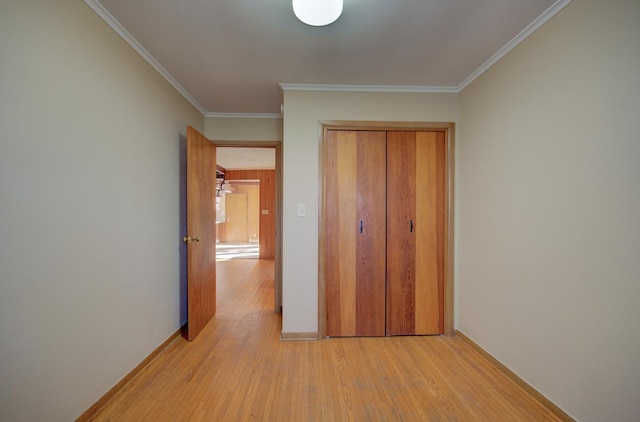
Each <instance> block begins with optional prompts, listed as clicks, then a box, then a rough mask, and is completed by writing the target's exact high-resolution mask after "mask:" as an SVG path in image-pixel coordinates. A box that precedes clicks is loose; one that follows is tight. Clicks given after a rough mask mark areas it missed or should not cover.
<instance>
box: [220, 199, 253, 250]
mask: <svg viewBox="0 0 640 422" xmlns="http://www.w3.org/2000/svg"><path fill="white" fill-rule="evenodd" d="M224 200H225V204H226V210H225V217H226V219H227V221H226V222H225V226H226V227H225V235H226V241H227V242H230V243H246V242H248V240H249V238H248V237H247V193H246V192H237V193H227V194H225V198H224Z"/></svg>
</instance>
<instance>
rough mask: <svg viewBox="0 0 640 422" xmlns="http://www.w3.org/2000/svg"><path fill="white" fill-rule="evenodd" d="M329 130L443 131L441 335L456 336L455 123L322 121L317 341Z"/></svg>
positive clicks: (321, 318) (322, 330) (322, 325)
mask: <svg viewBox="0 0 640 422" xmlns="http://www.w3.org/2000/svg"><path fill="white" fill-rule="evenodd" d="M328 130H384V131H393V130H397V131H404V130H406V131H443V132H445V142H446V148H445V201H444V202H445V212H444V218H445V224H444V226H445V227H444V229H445V236H444V310H443V312H444V335H445V336H447V337H453V336H455V328H454V325H453V324H454V321H453V314H454V311H453V305H454V290H453V281H454V280H453V268H454V263H453V258H454V244H453V242H454V231H453V229H454V221H453V218H454V210H455V207H454V205H455V204H454V198H455V195H454V175H455V167H454V164H455V143H454V135H455V123H453V122H385V121H352V120H322V121H320V125H319V131H320V133H319V134H318V135H319V161H320V162H319V165H318V170H319V171H318V187H319V189H318V195H319V198H318V338H319V339H323V338H326V332H327V328H326V325H327V324H326V322H327V315H326V303H325V279H324V267H325V256H324V250H325V242H326V240H325V235H324V229H325V227H324V218H325V217H324V209H325V190H324V189H325V185H326V182H325V174H326V173H327V171H326V166H327V163H326V157H325V142H326V137H327V131H328Z"/></svg>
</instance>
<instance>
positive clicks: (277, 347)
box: [93, 259, 558, 421]
mask: <svg viewBox="0 0 640 422" xmlns="http://www.w3.org/2000/svg"><path fill="white" fill-rule="evenodd" d="M217 265H218V272H217V274H218V275H217V278H218V312H217V315H216V316H215V317H214V319H213V320H212V321H211V322H210V323H209V324H208V325H207V326H206V327H205V329H204V330H203V332H202V333H200V335H199V336H198V337H197V338H196V339H195V340H194V341H193V342H191V343H189V342H187V341H185V340H184V339H183V338H182V337H179V338H177V339H176V340H175V341H173V343H172V344H171V345H170V346H169V347H167V349H165V351H164V352H162V353H161V354H160V355H159V356H158V358H157V359H155V361H153V362H152V363H151V364H150V365H149V366H148V367H147V368H146V369H145V370H143V371H142V373H141V374H140V375H139V376H138V377H137V378H135V379H134V380H133V381H132V382H131V383H129V384H128V385H127V386H126V387H125V388H124V389H123V390H122V391H121V392H120V393H119V394H117V395H116V396H115V397H114V399H113V400H112V401H111V402H109V403H107V405H106V406H105V407H104V408H103V409H102V410H101V411H99V412H98V414H97V415H96V417H95V418H94V419H93V420H95V421H245V420H259V421H260V420H266V421H351V420H353V421H396V420H403V421H440V420H448V421H451V420H457V421H502V420H505V421H507V420H508V421H552V420H558V419H556V418H555V416H553V415H552V414H551V413H550V412H548V411H547V410H546V409H544V408H543V407H542V406H541V405H540V404H539V403H538V402H537V401H535V400H534V399H533V398H532V397H530V396H529V395H527V393H525V392H524V391H523V390H522V389H520V388H519V387H518V386H517V385H516V384H515V383H513V382H512V381H510V380H509V379H507V378H506V377H505V376H503V375H502V373H500V372H498V371H497V370H496V369H495V368H494V367H493V366H492V365H490V364H489V363H487V361H485V360H484V359H483V358H482V357H480V355H478V354H477V353H476V352H475V351H473V350H472V349H471V348H470V347H469V346H468V345H467V344H466V343H464V342H463V341H462V340H460V339H457V338H446V337H386V338H344V339H330V340H323V341H301V342H281V341H280V340H279V335H280V315H279V314H276V313H274V311H273V306H274V305H273V295H274V291H273V261H271V260H253V259H232V260H228V261H221V262H218V264H217Z"/></svg>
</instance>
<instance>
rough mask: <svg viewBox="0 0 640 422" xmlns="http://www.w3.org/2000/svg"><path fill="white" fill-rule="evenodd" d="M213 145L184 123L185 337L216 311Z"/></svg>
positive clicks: (214, 154) (190, 337)
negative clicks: (185, 149) (187, 240)
mask: <svg viewBox="0 0 640 422" xmlns="http://www.w3.org/2000/svg"><path fill="white" fill-rule="evenodd" d="M215 183H216V147H215V145H214V144H213V143H212V142H211V141H209V140H208V139H207V138H205V137H204V136H203V135H202V134H201V133H199V132H198V131H197V130H195V129H194V128H192V127H191V126H189V127H187V236H191V237H197V238H198V240H197V241H189V242H188V246H187V319H188V320H187V339H188V340H193V339H194V338H195V337H196V335H198V333H199V332H200V331H201V330H202V329H203V328H204V326H205V325H206V324H207V322H209V320H210V319H211V318H212V317H213V315H214V314H215V312H216V259H215V250H216V249H215V248H216V226H215V221H216V214H215V206H214V203H215V202H214V193H215Z"/></svg>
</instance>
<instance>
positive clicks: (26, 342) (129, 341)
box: [0, 0, 204, 421]
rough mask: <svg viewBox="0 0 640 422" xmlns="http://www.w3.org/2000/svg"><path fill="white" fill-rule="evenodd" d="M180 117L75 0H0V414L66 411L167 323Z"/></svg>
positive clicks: (97, 393) (172, 97) (84, 404)
mask: <svg viewBox="0 0 640 422" xmlns="http://www.w3.org/2000/svg"><path fill="white" fill-rule="evenodd" d="M188 124H190V125H192V126H195V127H196V128H198V129H199V130H203V127H204V117H203V116H202V115H201V114H200V113H199V112H197V111H196V110H195V109H194V108H193V107H192V106H191V105H190V104H189V103H188V102H186V101H185V100H184V99H183V98H182V97H181V96H180V95H179V94H178V93H177V92H176V91H175V90H174V89H173V88H172V87H171V86H170V85H169V84H168V83H167V82H165V81H164V80H163V79H162V78H161V77H160V76H159V75H158V74H157V73H156V72H155V71H154V70H153V69H152V68H151V67H150V66H149V65H148V64H147V63H146V62H145V61H144V60H143V59H141V58H140V57H139V56H138V54H137V53H135V52H134V50H132V49H131V48H130V47H129V46H128V45H126V43H125V42H124V41H123V40H122V39H120V37H119V36H118V35H117V34H116V33H115V32H114V31H113V30H112V29H111V28H109V27H108V26H107V25H106V24H105V23H104V22H103V21H102V19H100V18H99V17H98V16H97V15H95V13H94V12H93V11H92V10H91V9H90V8H89V7H87V6H86V5H85V4H84V3H83V2H81V1H79V0H66V1H56V2H42V1H27V0H22V1H5V2H2V3H1V4H0V128H1V129H2V130H1V132H0V339H1V340H0V380H1V381H0V420H7V421H16V420H24V421H28V420H29V421H35V420H47V421H69V420H73V419H74V418H76V417H77V416H78V415H80V414H81V413H82V412H83V411H84V410H86V409H87V408H88V407H89V406H91V405H92V404H93V403H94V401H95V400H97V399H98V398H99V397H101V396H102V395H103V394H104V393H105V392H106V391H107V390H108V389H109V388H110V387H111V386H113V385H114V384H115V383H116V382H117V381H119V380H120V379H121V378H122V377H123V376H124V375H125V374H127V373H128V372H129V371H130V370H131V369H133V368H134V367H135V366H136V365H137V364H138V363H139V362H140V361H141V360H142V359H144V358H145V357H146V356H147V355H148V354H149V353H150V352H151V351H153V350H154V349H155V348H156V347H157V346H158V345H159V344H161V343H162V342H163V341H164V340H165V339H166V338H167V337H169V335H171V334H172V333H173V332H175V331H176V330H177V329H178V328H179V326H180V313H181V309H180V294H181V289H180V285H179V284H180V283H179V279H180V265H179V255H178V250H179V248H180V247H181V242H180V230H179V225H180V211H179V202H180V194H179V191H180V178H179V173H180V171H181V169H180V136H181V134H184V133H185V127H186V125H188Z"/></svg>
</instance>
